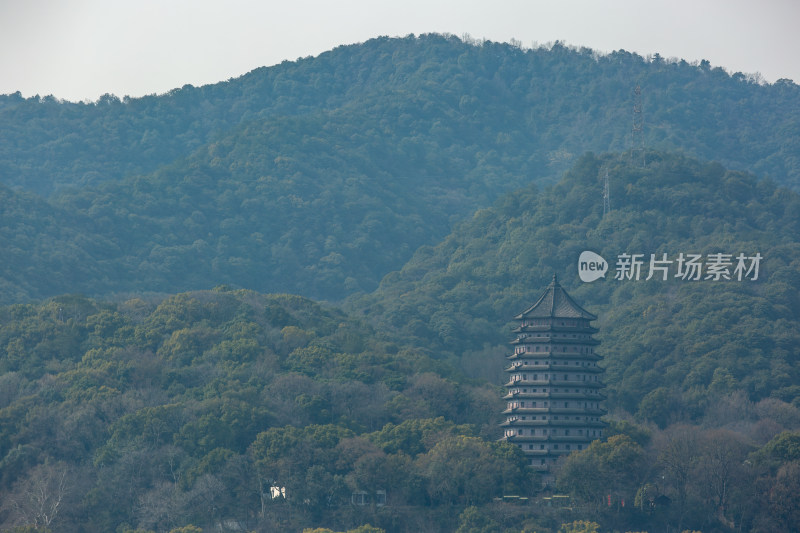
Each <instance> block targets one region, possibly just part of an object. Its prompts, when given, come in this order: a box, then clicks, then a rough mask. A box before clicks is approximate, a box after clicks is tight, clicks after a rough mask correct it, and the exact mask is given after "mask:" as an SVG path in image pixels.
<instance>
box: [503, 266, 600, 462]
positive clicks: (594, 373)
mask: <svg viewBox="0 0 800 533" xmlns="http://www.w3.org/2000/svg"><path fill="white" fill-rule="evenodd" d="M514 319H515V320H518V321H519V327H517V328H516V329H515V330H514V333H515V334H516V335H517V338H516V339H515V340H514V341H512V343H511V344H512V345H513V346H514V353H512V354H511V355H509V356H508V359H509V361H510V362H511V365H510V366H509V367H508V368H506V372H508V375H509V379H508V382H507V383H506V384H505V387H506V389H507V390H506V395H505V397H504V400H505V401H506V402H507V403H506V409H505V411H503V414H504V415H505V417H506V419H505V422H503V423H502V424H501V425H502V427H503V431H504V434H503V438H504V439H505V440H507V441H509V442H512V443H514V444H516V445H518V446H519V447H520V448H522V451H524V452H525V455H527V456H528V458H529V460H530V464H531V466H533V467H534V468H536V469H537V470H540V471H543V472H547V471H549V470H550V468H551V466H552V465H553V463H554V462H555V461H556V460H557V459H558V458H559V457H560V456H562V455H566V454H568V453H570V452H572V451H574V450H582V449H584V448H586V447H587V446H588V444H589V443H590V442H591V441H593V440H595V439H598V438H600V437H601V436H602V432H603V427H604V426H605V424H604V423H603V422H602V421H601V420H600V417H602V416H603V415H604V414H605V413H606V411H605V410H604V409H603V400H604V399H605V396H603V394H602V393H601V390H602V389H603V382H602V381H601V380H600V376H601V374H602V372H603V369H602V368H600V367H599V366H597V362H598V361H600V360H601V357H600V356H599V355H598V354H597V353H596V351H595V348H596V347H597V345H598V344H600V341H598V340H595V339H593V338H592V335H594V334H595V333H597V329H596V328H594V327H592V326H591V325H590V322H591V321H592V320H596V319H597V317H596V316H595V315H593V314H592V313H590V312H588V311H586V310H585V309H583V308H582V307H581V306H579V305H578V304H577V303H575V300H573V299H572V298H570V296H569V294H567V293H566V291H564V289H563V288H561V285H559V283H558V280H557V279H556V276H553V281H552V283H550V285H549V286H548V287H547V289H546V290H545V291H544V294H542V296H541V298H539V300H537V302H536V303H535V304H533V305H532V306H531V307H530V308H529V309H527V310H526V311H525V312H523V313H521V314H519V315H517V316H516V317H514Z"/></svg>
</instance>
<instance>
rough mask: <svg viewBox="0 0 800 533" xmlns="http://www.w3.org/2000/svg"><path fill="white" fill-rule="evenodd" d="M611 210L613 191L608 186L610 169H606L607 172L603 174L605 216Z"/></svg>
mask: <svg viewBox="0 0 800 533" xmlns="http://www.w3.org/2000/svg"><path fill="white" fill-rule="evenodd" d="M609 211H611V193H610V192H609V187H608V169H606V172H605V174H603V217H605V216H606V213H608V212H609Z"/></svg>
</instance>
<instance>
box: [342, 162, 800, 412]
mask: <svg viewBox="0 0 800 533" xmlns="http://www.w3.org/2000/svg"><path fill="white" fill-rule="evenodd" d="M648 158H649V163H648V166H647V168H640V167H638V166H636V165H631V162H630V158H629V156H628V155H627V154H624V155H622V156H619V155H604V156H595V155H593V154H587V155H585V156H584V157H582V158H581V159H580V160H579V161H578V162H577V163H576V165H575V167H574V168H573V169H571V170H570V171H569V172H567V173H566V174H565V176H564V178H563V179H562V180H561V181H560V182H559V183H558V184H556V185H553V186H549V187H544V188H543V187H537V186H530V187H527V188H525V189H521V190H519V191H515V192H513V193H509V194H507V195H506V196H504V197H503V198H502V199H500V200H498V201H497V202H496V203H495V204H494V205H493V206H492V207H490V208H488V209H483V210H480V211H478V212H476V213H475V215H474V216H473V217H472V218H471V219H469V220H466V221H464V222H462V223H461V224H459V225H458V226H457V227H456V229H455V230H454V231H453V233H451V234H450V235H449V236H448V237H447V238H445V239H444V240H443V241H442V242H441V243H440V244H438V245H436V246H434V247H428V246H426V247H422V248H420V249H419V250H417V252H416V253H415V254H414V256H413V257H412V259H411V260H410V261H409V262H408V263H407V264H406V265H405V266H404V267H403V269H401V270H400V271H398V272H393V273H391V274H389V275H388V276H386V277H385V278H384V279H383V281H382V282H381V284H380V287H379V288H378V289H377V290H376V291H375V292H373V293H372V294H369V295H366V296H363V297H361V298H359V299H355V300H353V301H352V302H351V305H350V307H351V308H352V309H353V310H355V311H358V312H360V313H362V314H363V315H364V316H369V317H371V318H372V319H373V320H374V321H375V323H376V324H377V325H378V326H379V328H380V329H381V330H384V331H391V330H395V331H397V332H398V335H399V336H400V337H401V338H404V339H416V340H415V341H414V344H417V345H420V346H426V347H428V349H431V350H434V351H435V352H437V353H439V354H441V356H442V357H447V356H448V355H449V356H450V357H452V358H454V359H455V360H457V361H458V363H457V364H458V365H459V366H461V367H462V368H463V369H464V370H465V371H466V372H468V373H470V374H472V375H474V376H475V377H485V376H491V375H495V376H496V378H494V379H493V381H496V382H500V380H501V377H500V376H501V375H502V373H500V372H499V370H500V369H501V368H502V367H503V360H504V358H503V356H504V355H505V354H506V353H507V350H508V342H509V341H510V339H511V337H510V332H509V331H510V330H509V329H508V328H506V327H504V326H507V325H508V323H509V321H510V320H511V318H512V317H513V316H514V315H516V314H517V313H520V312H522V311H523V310H524V309H525V308H527V306H528V305H530V304H531V303H532V302H533V301H535V298H537V297H538V296H539V294H540V293H541V291H542V290H543V288H544V287H545V286H546V285H547V284H548V283H549V281H550V277H551V276H553V274H557V275H559V277H560V278H561V283H562V285H563V286H564V287H565V288H566V289H567V290H568V291H569V292H570V293H571V294H572V296H574V297H575V298H576V299H577V300H578V301H579V302H581V305H583V306H585V307H586V308H587V309H590V310H592V312H593V313H596V314H597V315H598V316H599V317H600V319H599V320H598V324H597V325H598V327H599V328H600V334H599V336H598V337H599V338H600V339H601V340H602V342H603V346H605V348H604V349H603V350H602V351H603V353H604V356H605V361H604V367H605V368H606V369H607V373H606V379H607V381H608V391H607V392H608V393H609V401H608V404H609V407H610V408H611V409H612V410H613V409H624V410H627V411H629V412H631V413H637V412H638V414H639V416H640V417H641V418H642V419H649V420H651V421H655V422H657V423H659V424H662V425H666V424H668V423H669V422H672V421H675V420H681V419H685V418H687V417H688V418H693V417H701V416H703V415H704V414H705V412H706V410H707V409H708V408H709V407H710V406H712V405H713V403H714V401H715V400H714V398H718V397H719V396H720V395H721V394H726V393H730V392H733V391H743V392H745V393H746V395H747V396H748V397H749V398H751V399H755V400H757V399H762V398H766V397H770V396H771V397H774V398H781V399H783V400H786V401H794V402H797V403H800V387H798V386H797V384H798V383H800V335H798V331H800V322H799V321H800V275H799V274H798V272H800V245H798V243H797V235H799V234H800V196H798V195H797V194H796V193H794V192H790V191H787V190H785V189H782V188H780V187H776V186H775V184H774V183H772V182H770V181H769V180H758V179H757V178H755V177H754V176H752V175H748V174H745V173H741V172H736V171H730V170H726V169H725V168H724V167H722V166H721V165H719V164H717V163H702V162H699V161H697V160H693V159H687V158H684V157H683V156H679V155H675V154H664V153H656V152H651V153H649V154H648ZM605 171H608V174H609V176H610V183H611V187H610V189H611V198H613V204H612V210H611V211H610V212H608V213H607V214H606V215H605V216H604V215H603V202H602V198H600V191H601V190H602V177H603V176H604V174H605ZM585 250H590V251H594V252H596V253H598V254H599V255H600V256H602V257H603V258H605V260H606V261H607V262H608V268H609V272H608V273H607V274H606V276H605V278H601V279H599V280H597V281H595V282H593V283H583V282H581V281H580V280H579V278H578V272H577V271H578V259H579V257H580V254H581V252H583V251H585ZM622 254H628V255H632V254H642V256H641V260H642V262H643V265H642V267H641V270H640V276H639V279H638V280H636V279H615V277H617V274H618V260H619V259H618V258H619V257H620V256H621V255H622ZM651 254H653V255H654V256H655V259H656V260H658V261H665V260H666V262H663V263H658V265H661V266H665V267H666V268H668V271H667V272H666V274H665V273H664V271H663V270H656V271H654V272H653V277H652V278H651V279H649V280H648V279H647V278H648V276H649V275H650V271H649V269H650V260H651ZM664 254H666V259H665V256H664ZM681 254H684V257H688V254H697V255H699V256H700V258H699V261H700V262H701V263H703V264H704V265H705V267H704V268H708V266H709V264H710V263H711V262H713V257H712V256H713V255H714V254H726V255H730V257H727V258H726V259H725V261H727V262H728V263H729V264H728V265H727V266H726V267H725V268H724V270H725V271H726V273H725V274H724V275H725V276H727V277H728V278H730V279H725V277H724V276H723V277H719V276H717V275H715V274H713V272H709V271H702V272H701V273H700V274H699V276H700V279H699V280H695V279H693V278H694V277H695V274H693V275H691V276H687V275H686V271H685V270H684V276H683V277H681V276H680V274H681V272H680V267H679V264H678V259H679V256H680V255H681ZM739 254H744V256H745V257H747V258H752V257H755V255H756V254H760V255H761V256H762V258H763V259H762V260H760V261H759V269H760V270H759V273H758V279H755V280H753V279H752V278H753V276H754V273H752V272H751V274H750V277H749V278H748V277H746V276H744V274H745V272H741V273H739V274H737V273H736V272H735V269H736V267H737V261H736V259H735V257H737V256H738V255H739ZM751 263H752V260H749V259H748V260H747V261H746V263H745V266H746V267H747V268H748V269H749V268H750V267H751V266H752V265H751ZM664 276H666V278H667V279H663V278H664ZM685 278H687V279H685ZM707 278H709V279H707ZM716 278H719V279H716Z"/></svg>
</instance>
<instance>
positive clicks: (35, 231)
mask: <svg viewBox="0 0 800 533" xmlns="http://www.w3.org/2000/svg"><path fill="white" fill-rule="evenodd" d="M637 84H638V85H640V86H641V87H642V94H643V105H644V116H645V124H646V126H645V137H646V142H647V145H648V146H649V147H655V148H660V149H669V150H673V149H674V150H679V151H682V152H685V153H688V154H694V155H697V156H699V157H701V158H704V159H710V160H717V161H721V162H723V163H724V164H725V165H727V166H728V167H730V168H733V169H741V170H749V171H753V172H755V173H757V174H758V175H760V176H770V177H772V179H773V180H775V181H777V182H778V183H782V184H788V185H790V186H796V185H797V183H798V176H800V166H798V164H799V163H798V160H797V153H800V146H798V144H797V143H798V142H800V141H798V139H800V132H799V131H798V124H800V121H798V114H800V108H799V107H798V101H800V89H799V88H798V86H797V85H795V84H793V83H791V82H788V81H786V80H781V81H780V82H777V83H775V84H771V85H765V84H759V83H757V82H756V80H755V78H751V77H748V76H745V75H742V74H734V75H730V74H728V73H726V72H725V71H723V70H722V69H720V68H711V66H710V65H708V64H707V63H705V62H704V63H701V64H700V65H697V66H693V65H689V64H687V63H686V62H682V61H677V60H675V61H667V60H665V59H663V58H660V57H657V56H656V57H654V58H648V59H645V58H642V57H640V56H637V55H635V54H629V53H627V52H624V51H618V52H614V53H612V54H609V55H598V54H595V53H593V52H592V51H590V50H586V49H573V48H569V47H566V46H563V45H562V44H558V43H557V44H555V45H553V46H551V47H542V48H536V49H531V50H523V49H520V48H518V47H515V46H512V45H507V44H497V43H491V42H472V41H462V40H460V39H457V38H455V37H452V36H441V35H426V36H422V37H413V36H409V37H407V38H402V39H389V38H379V39H374V40H370V41H368V42H366V43H363V44H359V45H353V46H346V47H340V48H337V49H335V50H332V51H330V52H327V53H324V54H321V55H320V56H319V57H316V58H304V59H299V60H297V61H295V62H285V63H283V64H281V65H277V66H274V67H269V68H261V69H257V70H255V71H253V72H251V73H249V74H246V75H244V76H242V77H241V78H238V79H234V80H229V81H227V82H223V83H219V84H215V85H209V86H205V87H199V88H196V87H190V86H187V87H184V88H182V89H176V90H175V91H172V92H170V93H169V94H165V95H160V96H149V97H145V98H124V99H123V100H119V99H117V98H115V97H113V96H107V97H104V98H101V99H100V100H99V101H98V102H95V103H68V102H59V101H57V100H55V99H53V98H33V99H23V98H21V97H20V96H19V95H7V96H2V97H0V182H2V183H3V184H4V185H6V186H7V187H9V189H11V191H18V190H20V189H22V190H27V191H29V192H32V193H34V194H36V195H39V196H41V197H46V198H47V199H46V200H42V201H36V202H33V200H32V199H30V198H29V197H24V196H23V197H22V198H20V199H16V198H11V199H10V200H9V207H8V208H7V213H9V214H10V215H12V216H13V218H15V219H16V220H19V222H18V223H17V224H18V226H24V227H25V228H28V231H29V232H30V233H31V237H30V238H26V239H21V238H20V237H19V233H18V232H14V233H12V234H10V235H4V236H3V237H2V242H0V244H1V245H2V246H3V247H4V249H7V248H12V249H14V250H15V255H14V262H13V265H11V264H9V265H8V266H6V267H5V269H6V271H5V272H4V273H3V279H2V285H3V287H2V294H0V297H2V299H3V300H4V301H7V302H10V301H22V300H24V299H25V298H45V297H49V296H53V295H56V294H60V293H64V292H76V291H80V292H83V293H85V294H89V295H108V294H115V293H129V292H132V291H143V290H147V291H159V292H166V293H173V292H177V291H183V290H191V289H207V288H210V287H213V286H215V285H216V284H218V283H229V284H232V285H235V286H239V287H245V288H249V289H254V290H259V291H265V292H274V291H280V292H284V291H287V292H292V293H299V294H303V295H306V296H311V297H316V298H325V299H335V300H338V299H341V298H343V297H345V296H346V295H348V294H352V293H353V292H358V291H370V290H372V289H374V287H375V286H376V285H377V283H378V281H379V280H380V279H381V278H382V277H383V275H385V274H386V273H388V272H390V271H391V270H395V269H398V268H400V267H401V266H402V264H403V263H404V262H405V261H406V260H407V259H408V258H410V256H411V254H412V253H413V252H414V250H416V249H417V248H418V247H419V246H421V245H423V244H434V243H436V242H438V240H439V239H441V238H442V237H444V236H445V235H447V233H448V232H449V231H450V229H451V227H452V223H453V221H456V220H460V219H462V218H464V217H466V216H468V215H469V214H470V213H472V212H473V211H474V210H475V209H477V208H480V207H486V206H487V205H490V203H491V202H492V201H494V200H495V199H496V198H498V197H499V196H500V195H502V194H503V193H505V192H508V191H511V190H515V189H517V188H519V187H524V186H526V185H527V184H529V183H531V182H547V181H550V182H552V181H554V180H555V179H557V176H558V175H559V174H560V173H561V172H562V171H563V170H565V169H567V168H569V166H571V165H572V164H573V162H574V161H575V158H576V157H577V156H579V155H580V154H582V153H584V152H585V151H587V150H594V151H598V152H604V151H608V150H614V151H624V150H625V149H626V148H627V147H628V146H629V144H630V136H629V134H630V130H631V123H632V107H633V100H632V98H633V97H632V91H633V88H634V86H635V85H637ZM11 191H7V192H6V193H5V194H8V195H11V196H14V195H15V194H17V193H15V192H11ZM26 202H27V204H26V205H28V207H29V208H26V209H24V210H16V207H17V206H19V205H22V204H25V203H26ZM32 202H33V203H32ZM43 220H51V221H52V224H51V225H49V226H48V225H47V224H43V223H42V222H41V221H43ZM53 258H57V259H53ZM54 261H57V262H58V263H59V264H60V265H61V267H60V268H59V269H58V272H57V273H55V275H54V269H53V268H52V267H51V266H50V265H51V264H52V263H53V262H54ZM22 273H25V274H24V275H23V274H22Z"/></svg>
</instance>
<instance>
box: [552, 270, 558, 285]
mask: <svg viewBox="0 0 800 533" xmlns="http://www.w3.org/2000/svg"><path fill="white" fill-rule="evenodd" d="M553 285H558V274H556V273H555V272H553Z"/></svg>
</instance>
